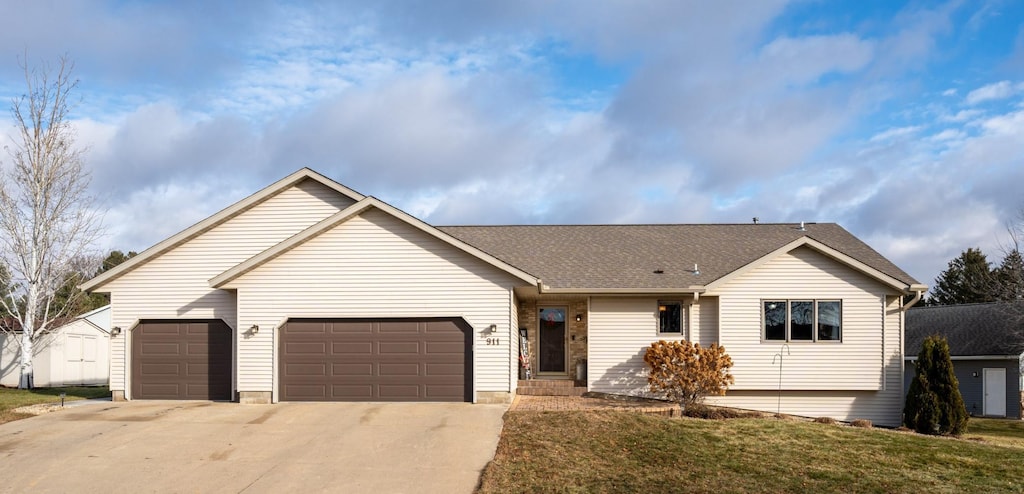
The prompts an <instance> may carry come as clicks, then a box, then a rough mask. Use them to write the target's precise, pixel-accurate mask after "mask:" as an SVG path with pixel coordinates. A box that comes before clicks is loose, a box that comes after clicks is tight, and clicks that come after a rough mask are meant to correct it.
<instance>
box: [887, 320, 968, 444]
mask: <svg viewBox="0 0 1024 494" xmlns="http://www.w3.org/2000/svg"><path fill="white" fill-rule="evenodd" d="M905 403H906V404H905V405H904V408H903V425H905V426H907V427H909V428H911V429H914V430H915V431H917V432H920V433H921V434H932V435H940V434H941V435H953V436H959V435H960V434H963V433H964V431H966V430H967V419H968V416H967V407H965V406H964V400H963V397H962V396H960V383H959V382H957V379H956V375H955V374H954V373H953V362H952V360H951V359H950V358H949V343H947V342H946V338H944V337H942V336H929V337H927V338H925V340H924V343H923V344H922V345H921V352H920V353H918V354H917V362H916V364H915V369H914V380H913V381H911V382H910V391H909V392H908V393H907V399H906V402H905Z"/></svg>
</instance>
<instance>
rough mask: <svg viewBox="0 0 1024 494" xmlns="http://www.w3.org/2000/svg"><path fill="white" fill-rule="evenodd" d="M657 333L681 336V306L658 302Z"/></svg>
mask: <svg viewBox="0 0 1024 494" xmlns="http://www.w3.org/2000/svg"><path fill="white" fill-rule="evenodd" d="M658 332H659V333H669V334H678V335H681V334H683V304H682V303H681V302H658Z"/></svg>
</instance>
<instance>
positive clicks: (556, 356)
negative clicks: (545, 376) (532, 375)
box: [537, 307, 565, 373]
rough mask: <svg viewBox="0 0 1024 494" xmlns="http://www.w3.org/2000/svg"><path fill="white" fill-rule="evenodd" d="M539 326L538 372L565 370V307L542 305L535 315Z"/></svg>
mask: <svg viewBox="0 0 1024 494" xmlns="http://www.w3.org/2000/svg"><path fill="white" fill-rule="evenodd" d="M537 321H539V324H540V328H539V332H538V335H539V337H540V372H561V373H564V372H565V309H564V308H560V307H544V308H541V309H539V314H538V317H537Z"/></svg>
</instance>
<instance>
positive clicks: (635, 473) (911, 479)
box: [480, 412, 1024, 493]
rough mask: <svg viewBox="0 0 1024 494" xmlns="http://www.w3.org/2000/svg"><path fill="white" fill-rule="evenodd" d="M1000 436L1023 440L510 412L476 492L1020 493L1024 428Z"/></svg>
mask: <svg viewBox="0 0 1024 494" xmlns="http://www.w3.org/2000/svg"><path fill="white" fill-rule="evenodd" d="M972 422H973V421H972ZM978 425H983V424H978ZM1000 425H1002V424H1000ZM991 428H992V427H990V429H991ZM998 434H1002V436H998V437H1003V438H1005V439H1009V438H1010V437H1016V438H1018V439H1021V440H1022V443H1021V444H1020V445H1017V446H1010V445H1009V443H991V442H988V440H987V439H986V440H985V441H986V442H979V441H977V440H972V441H968V440H962V439H953V438H936V437H930V436H923V435H919V434H914V433H901V432H895V431H889V430H884V429H861V428H855V427H835V426H826V425H823V424H818V423H814V422H812V421H810V420H802V421H800V420H776V419H774V418H771V417H766V418H739V419H732V420H693V419H687V418H684V419H677V418H666V417H659V416H647V415H643V414H636V413H628V412H603V413H593V412H532V413H515V412H510V413H509V414H507V415H506V418H505V428H504V431H503V432H502V437H501V441H500V443H499V445H498V450H497V454H496V455H495V457H494V461H493V462H492V463H491V464H490V465H488V467H487V468H486V470H485V471H484V475H483V478H482V480H481V488H480V491H481V492H485V493H491V492H502V493H505V492H531V493H532V492H581V493H582V492H588V493H589V492H597V493H601V492H645V493H658V492H741V493H742V492H985V493H999V492H1021V491H1022V490H1024V462H1021V461H1020V458H1022V457H1024V429H1015V428H1007V427H1003V428H1001V429H1000V430H999V431H998ZM979 437H985V438H988V437H990V436H987V435H985V433H981V434H979Z"/></svg>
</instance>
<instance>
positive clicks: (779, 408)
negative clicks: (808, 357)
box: [772, 343, 792, 415]
mask: <svg viewBox="0 0 1024 494" xmlns="http://www.w3.org/2000/svg"><path fill="white" fill-rule="evenodd" d="M783 350H785V351H786V355H792V353H790V351H789V343H783V344H782V346H781V347H780V348H779V353H776V354H775V355H773V356H772V365H775V359H779V401H778V403H777V404H776V409H775V415H782V351H783Z"/></svg>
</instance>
